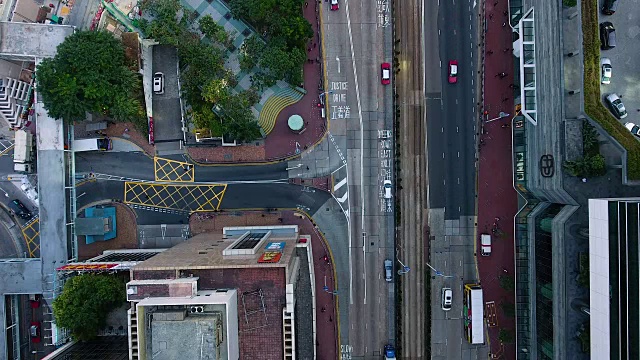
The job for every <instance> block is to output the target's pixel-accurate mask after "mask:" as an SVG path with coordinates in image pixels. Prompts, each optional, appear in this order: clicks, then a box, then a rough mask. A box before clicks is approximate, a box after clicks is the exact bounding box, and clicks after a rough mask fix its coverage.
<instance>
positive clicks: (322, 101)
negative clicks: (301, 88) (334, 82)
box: [318, 90, 333, 105]
mask: <svg viewBox="0 0 640 360" xmlns="http://www.w3.org/2000/svg"><path fill="white" fill-rule="evenodd" d="M332 93H333V90H329V91H323V92H322V93H321V94H320V95H318V99H320V104H322V105H324V96H325V95H327V94H332Z"/></svg>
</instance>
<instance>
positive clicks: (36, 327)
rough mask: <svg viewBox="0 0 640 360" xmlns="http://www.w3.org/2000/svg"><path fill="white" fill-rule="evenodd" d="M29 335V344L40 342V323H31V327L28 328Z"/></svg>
mask: <svg viewBox="0 0 640 360" xmlns="http://www.w3.org/2000/svg"><path fill="white" fill-rule="evenodd" d="M29 335H31V342H32V343H34V344H37V343H39V342H40V340H41V338H40V323H39V322H37V321H32V322H31V326H30V327H29Z"/></svg>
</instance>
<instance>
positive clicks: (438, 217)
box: [429, 209, 489, 359]
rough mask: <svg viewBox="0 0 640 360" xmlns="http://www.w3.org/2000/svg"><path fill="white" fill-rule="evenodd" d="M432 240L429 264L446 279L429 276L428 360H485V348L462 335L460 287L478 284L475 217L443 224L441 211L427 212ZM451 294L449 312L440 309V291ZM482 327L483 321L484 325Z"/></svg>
mask: <svg viewBox="0 0 640 360" xmlns="http://www.w3.org/2000/svg"><path fill="white" fill-rule="evenodd" d="M429 223H430V229H431V233H430V234H431V236H432V238H431V239H432V240H431V241H430V242H429V249H430V259H429V263H430V265H431V266H433V267H434V268H435V269H437V270H438V271H440V272H442V273H443V274H444V275H445V277H442V276H435V273H434V272H433V271H432V270H430V269H429V271H430V274H429V276H431V289H430V294H431V329H432V331H431V358H432V359H476V358H477V359H485V358H487V357H488V353H489V346H488V345H471V344H469V343H468V342H467V341H466V340H465V338H464V334H463V331H462V330H463V327H464V324H463V323H464V317H463V313H462V311H463V307H462V298H463V290H462V289H463V286H464V284H465V283H474V282H479V279H478V274H477V270H476V261H475V253H474V239H475V227H476V217H475V216H465V217H461V218H459V219H457V220H445V213H444V211H443V209H431V210H429ZM445 287H447V288H451V290H452V291H453V305H452V308H451V310H449V311H443V310H442V308H441V306H442V305H441V303H442V302H441V301H442V300H441V298H442V293H441V291H442V288H445ZM483 323H484V321H483Z"/></svg>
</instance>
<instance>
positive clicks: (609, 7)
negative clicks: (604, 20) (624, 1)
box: [602, 0, 618, 15]
mask: <svg viewBox="0 0 640 360" xmlns="http://www.w3.org/2000/svg"><path fill="white" fill-rule="evenodd" d="M617 9H618V0H604V1H603V2H602V13H603V14H605V15H613V14H615V13H616V10H617Z"/></svg>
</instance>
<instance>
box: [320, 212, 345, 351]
mask: <svg viewBox="0 0 640 360" xmlns="http://www.w3.org/2000/svg"><path fill="white" fill-rule="evenodd" d="M310 214H311V215H312V217H313V220H314V221H315V223H316V224H317V226H318V228H319V231H321V232H322V233H323V235H324V237H325V238H326V239H327V242H328V244H329V246H330V247H331V252H332V254H333V260H334V264H333V265H334V267H335V272H336V274H337V275H338V278H337V281H338V287H337V289H338V294H340V296H339V297H338V306H339V312H340V313H339V316H340V324H341V327H340V343H341V344H343V345H346V344H349V336H350V329H351V327H350V326H348V324H350V322H349V321H350V317H349V313H350V311H349V298H350V296H351V289H350V283H351V281H350V280H351V279H350V273H349V258H348V257H346V256H344V255H345V254H348V253H349V241H348V240H349V225H348V223H347V218H346V217H345V215H344V213H343V212H342V210H341V209H340V207H339V206H338V204H337V203H336V202H335V201H334V200H333V199H327V201H326V202H325V203H323V204H322V205H321V206H320V207H319V208H318V209H317V211H315V212H313V213H310Z"/></svg>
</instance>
